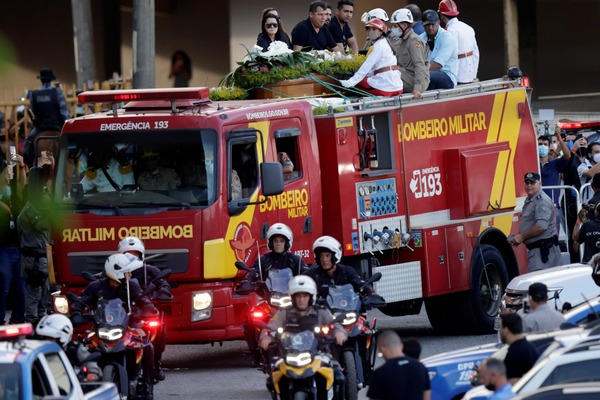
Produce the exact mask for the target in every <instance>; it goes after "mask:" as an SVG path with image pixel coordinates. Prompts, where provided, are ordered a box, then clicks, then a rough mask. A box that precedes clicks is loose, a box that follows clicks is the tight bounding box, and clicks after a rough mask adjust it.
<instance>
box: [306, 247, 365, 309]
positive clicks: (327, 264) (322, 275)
mask: <svg viewBox="0 0 600 400" xmlns="http://www.w3.org/2000/svg"><path fill="white" fill-rule="evenodd" d="M313 252H314V254H315V264H316V265H313V267H311V268H310V269H309V270H308V272H306V273H305V275H307V276H310V277H311V278H312V279H314V281H315V282H316V284H317V288H318V294H319V298H320V299H323V298H325V297H326V296H327V293H328V290H329V286H330V285H332V284H333V285H336V286H339V285H346V284H351V285H352V287H353V288H354V291H355V292H357V293H358V292H359V291H361V290H365V291H366V292H367V294H372V293H373V292H374V291H373V288H372V287H371V285H365V281H364V280H363V279H362V278H361V277H360V276H359V275H358V273H357V272H356V271H355V270H354V268H352V267H349V266H346V265H343V264H339V263H338V262H339V261H340V259H341V258H342V245H341V244H340V242H338V241H337V240H336V239H335V238H333V237H331V236H321V237H320V238H318V239H317V240H315V242H314V243H313Z"/></svg>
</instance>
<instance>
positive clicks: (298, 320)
mask: <svg viewBox="0 0 600 400" xmlns="http://www.w3.org/2000/svg"><path fill="white" fill-rule="evenodd" d="M288 294H289V295H290V297H291V298H292V306H291V307H290V308H287V309H285V308H284V309H281V310H279V311H278V312H277V313H276V314H275V315H274V316H273V318H271V321H269V324H268V326H267V328H265V329H263V330H262V332H261V334H260V347H261V348H262V349H263V350H264V351H266V352H267V359H268V360H271V359H272V358H273V356H274V355H275V352H276V350H277V349H276V348H275V347H274V346H269V345H270V344H271V343H273V341H274V339H273V335H272V334H269V332H277V330H278V328H283V329H284V331H285V332H293V333H298V332H302V331H305V330H310V331H312V330H314V328H315V327H321V326H326V325H331V324H332V323H333V321H334V320H333V315H332V314H331V312H330V311H329V310H328V309H326V308H321V307H317V306H315V305H314V304H315V298H316V295H317V285H316V283H315V281H314V280H313V279H312V278H310V277H308V276H305V275H300V276H296V277H294V278H293V279H292V280H291V281H290V283H289V285H288ZM333 335H334V337H335V341H336V343H337V344H338V345H340V346H341V345H342V344H344V342H345V341H346V340H347V339H348V336H347V334H346V332H345V331H344V328H343V327H342V325H340V324H339V323H337V322H336V323H333ZM332 364H333V369H334V375H335V379H336V382H338V383H343V381H344V374H343V372H342V370H341V368H340V365H339V363H337V362H333V363H332ZM272 384H273V383H272V377H271V375H269V377H268V378H267V387H268V388H269V390H271V387H272Z"/></svg>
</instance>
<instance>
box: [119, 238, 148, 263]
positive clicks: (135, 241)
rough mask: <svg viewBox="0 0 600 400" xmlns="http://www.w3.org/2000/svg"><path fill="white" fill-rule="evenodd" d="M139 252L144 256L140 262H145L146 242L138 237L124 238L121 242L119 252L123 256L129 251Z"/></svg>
mask: <svg viewBox="0 0 600 400" xmlns="http://www.w3.org/2000/svg"><path fill="white" fill-rule="evenodd" d="M130 250H133V251H139V252H140V254H141V255H142V256H141V257H140V260H144V253H145V252H146V247H144V242H142V240H141V239H140V238H138V237H137V236H127V237H124V238H123V240H121V241H120V242H119V248H118V249H117V251H118V252H119V253H121V254H123V253H125V252H127V251H130Z"/></svg>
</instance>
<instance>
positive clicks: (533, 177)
mask: <svg viewBox="0 0 600 400" xmlns="http://www.w3.org/2000/svg"><path fill="white" fill-rule="evenodd" d="M523 180H524V181H525V182H527V181H533V182H539V180H540V174H538V173H537V172H527V173H526V174H525V177H524V178H523Z"/></svg>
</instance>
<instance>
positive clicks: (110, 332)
mask: <svg viewBox="0 0 600 400" xmlns="http://www.w3.org/2000/svg"><path fill="white" fill-rule="evenodd" d="M98 337H99V338H100V339H103V340H108V341H114V340H119V339H121V338H122V337H123V328H106V327H100V328H99V329H98Z"/></svg>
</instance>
